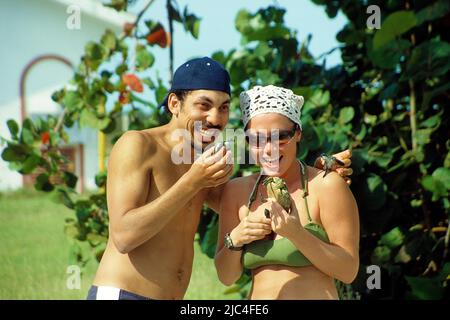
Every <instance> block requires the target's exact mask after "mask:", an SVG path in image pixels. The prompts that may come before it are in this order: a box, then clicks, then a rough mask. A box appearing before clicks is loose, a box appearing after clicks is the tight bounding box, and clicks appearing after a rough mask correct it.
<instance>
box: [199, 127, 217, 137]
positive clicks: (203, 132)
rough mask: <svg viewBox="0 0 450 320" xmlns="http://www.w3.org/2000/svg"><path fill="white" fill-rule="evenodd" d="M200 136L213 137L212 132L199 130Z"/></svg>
mask: <svg viewBox="0 0 450 320" xmlns="http://www.w3.org/2000/svg"><path fill="white" fill-rule="evenodd" d="M200 134H201V135H202V136H206V137H211V136H213V135H214V130H205V129H200Z"/></svg>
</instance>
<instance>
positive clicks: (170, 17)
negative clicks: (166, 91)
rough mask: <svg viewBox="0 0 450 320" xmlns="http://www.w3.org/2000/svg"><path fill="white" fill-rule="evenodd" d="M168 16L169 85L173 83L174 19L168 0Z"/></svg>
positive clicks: (168, 0)
mask: <svg viewBox="0 0 450 320" xmlns="http://www.w3.org/2000/svg"><path fill="white" fill-rule="evenodd" d="M166 7H167V15H168V18H169V33H170V50H169V73H170V74H169V83H172V76H173V19H172V10H170V7H171V5H170V0H167V3H166Z"/></svg>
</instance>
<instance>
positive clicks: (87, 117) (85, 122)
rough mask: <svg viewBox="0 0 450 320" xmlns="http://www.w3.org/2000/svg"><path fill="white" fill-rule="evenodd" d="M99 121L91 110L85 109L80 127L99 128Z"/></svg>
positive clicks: (82, 112)
mask: <svg viewBox="0 0 450 320" xmlns="http://www.w3.org/2000/svg"><path fill="white" fill-rule="evenodd" d="M98 123H99V120H98V118H97V116H96V115H95V114H94V113H93V112H92V111H91V110H89V109H87V108H84V109H83V110H82V111H81V115H80V127H81V128H83V127H90V128H97V125H98Z"/></svg>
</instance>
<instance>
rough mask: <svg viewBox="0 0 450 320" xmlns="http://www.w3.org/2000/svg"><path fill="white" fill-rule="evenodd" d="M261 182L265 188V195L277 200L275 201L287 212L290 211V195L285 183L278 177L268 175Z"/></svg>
mask: <svg viewBox="0 0 450 320" xmlns="http://www.w3.org/2000/svg"><path fill="white" fill-rule="evenodd" d="M263 184H264V185H265V186H266V188H267V195H268V196H269V197H272V198H274V199H276V200H277V202H278V203H279V204H280V205H281V206H282V207H283V209H284V210H286V211H287V212H288V213H289V212H290V211H291V196H290V195H289V190H288V188H287V185H286V183H285V182H284V180H283V179H282V178H279V177H268V178H266V179H264V182H263Z"/></svg>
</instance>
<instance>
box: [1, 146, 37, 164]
mask: <svg viewBox="0 0 450 320" xmlns="http://www.w3.org/2000/svg"><path fill="white" fill-rule="evenodd" d="M28 149H29V147H28V146H26V145H22V144H8V146H7V147H6V148H5V149H4V150H3V152H2V159H3V160H5V161H25V159H26V158H27V157H28V155H29V154H30V153H31V152H30V150H28Z"/></svg>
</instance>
